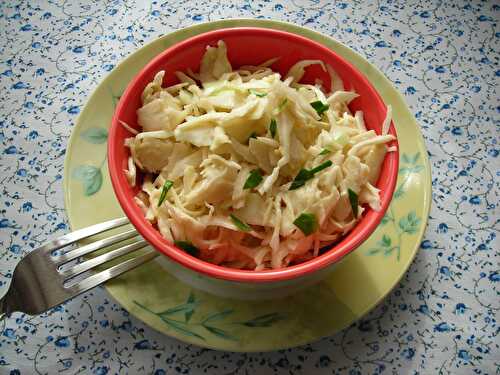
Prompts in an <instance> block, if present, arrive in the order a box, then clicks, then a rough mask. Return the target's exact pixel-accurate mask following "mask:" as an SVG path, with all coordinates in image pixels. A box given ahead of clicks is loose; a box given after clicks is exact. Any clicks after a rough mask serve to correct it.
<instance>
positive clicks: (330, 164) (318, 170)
mask: <svg viewBox="0 0 500 375" xmlns="http://www.w3.org/2000/svg"><path fill="white" fill-rule="evenodd" d="M332 164H333V162H332V161H331V160H327V161H325V162H324V163H321V164H320V165H318V166H317V167H316V168H313V169H311V170H309V172H311V173H312V174H313V175H314V174H315V173H318V172H320V171H322V170H323V169H325V168H328V167H331V166H332Z"/></svg>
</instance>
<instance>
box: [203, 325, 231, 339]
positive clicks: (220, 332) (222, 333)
mask: <svg viewBox="0 0 500 375" xmlns="http://www.w3.org/2000/svg"><path fill="white" fill-rule="evenodd" d="M203 328H205V329H206V330H207V331H208V332H210V333H212V334H213V335H215V336H217V337H220V338H221V339H224V340H231V341H238V339H237V338H236V337H234V336H232V335H231V334H229V333H228V332H226V331H224V330H223V329H220V328H217V327H213V326H207V325H204V326H203Z"/></svg>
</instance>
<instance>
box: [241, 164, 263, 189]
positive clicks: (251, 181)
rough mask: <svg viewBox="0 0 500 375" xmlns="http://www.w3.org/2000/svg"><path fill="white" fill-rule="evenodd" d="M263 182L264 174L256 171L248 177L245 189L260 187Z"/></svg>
mask: <svg viewBox="0 0 500 375" xmlns="http://www.w3.org/2000/svg"><path fill="white" fill-rule="evenodd" d="M261 181H262V174H261V173H260V170H258V169H254V170H252V171H250V175H249V176H248V178H247V180H246V181H245V185H243V189H252V188H254V187H256V186H257V185H259V184H260V183H261Z"/></svg>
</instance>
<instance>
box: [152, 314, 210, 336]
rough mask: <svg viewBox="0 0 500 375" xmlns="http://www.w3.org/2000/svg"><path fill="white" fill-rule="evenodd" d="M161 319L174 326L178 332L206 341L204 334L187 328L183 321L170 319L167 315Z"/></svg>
mask: <svg viewBox="0 0 500 375" xmlns="http://www.w3.org/2000/svg"><path fill="white" fill-rule="evenodd" d="M160 319H161V320H163V321H164V322H165V323H166V324H167V325H168V326H169V327H171V328H173V329H174V330H176V331H178V332H181V333H183V334H185V335H187V336H193V337H197V338H199V339H200V340H203V341H205V338H204V337H203V336H201V335H199V334H197V333H196V332H193V331H191V330H189V329H187V328H186V325H185V323H183V322H179V321H177V320H173V319H168V318H165V317H160Z"/></svg>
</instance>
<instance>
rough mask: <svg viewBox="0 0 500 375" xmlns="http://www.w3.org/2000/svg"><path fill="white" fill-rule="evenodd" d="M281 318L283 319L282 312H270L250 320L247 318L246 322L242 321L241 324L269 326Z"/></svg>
mask: <svg viewBox="0 0 500 375" xmlns="http://www.w3.org/2000/svg"><path fill="white" fill-rule="evenodd" d="M283 319H285V316H283V315H282V314H279V313H271V314H265V315H261V316H258V317H256V318H254V319H251V320H247V321H246V322H243V323H241V324H243V325H244V326H247V327H270V326H271V325H273V324H274V323H276V322H279V321H280V320H283Z"/></svg>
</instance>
